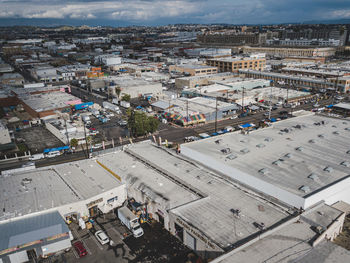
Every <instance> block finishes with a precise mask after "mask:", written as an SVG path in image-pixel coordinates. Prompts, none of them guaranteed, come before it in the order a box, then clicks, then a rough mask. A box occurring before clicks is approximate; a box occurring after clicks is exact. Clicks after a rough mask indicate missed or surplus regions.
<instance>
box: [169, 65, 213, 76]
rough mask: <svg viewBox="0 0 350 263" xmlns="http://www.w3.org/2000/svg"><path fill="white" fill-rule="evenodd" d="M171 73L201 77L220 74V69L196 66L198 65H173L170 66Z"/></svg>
mask: <svg viewBox="0 0 350 263" xmlns="http://www.w3.org/2000/svg"><path fill="white" fill-rule="evenodd" d="M169 71H170V72H176V73H182V74H187V75H191V76H200V75H207V74H216V73H218V69H217V68H216V67H210V66H206V65H196V64H183V65H171V66H169Z"/></svg>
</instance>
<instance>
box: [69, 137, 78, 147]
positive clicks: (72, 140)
mask: <svg viewBox="0 0 350 263" xmlns="http://www.w3.org/2000/svg"><path fill="white" fill-rule="evenodd" d="M70 146H71V147H74V148H76V147H77V146H78V140H77V139H75V138H73V139H71V140H70Z"/></svg>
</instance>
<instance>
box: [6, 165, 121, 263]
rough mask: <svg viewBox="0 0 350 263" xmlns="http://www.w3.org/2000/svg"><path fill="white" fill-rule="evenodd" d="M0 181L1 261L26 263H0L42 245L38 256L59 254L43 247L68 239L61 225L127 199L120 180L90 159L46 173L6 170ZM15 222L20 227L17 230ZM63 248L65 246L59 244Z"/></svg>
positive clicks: (42, 169)
mask: <svg viewBox="0 0 350 263" xmlns="http://www.w3.org/2000/svg"><path fill="white" fill-rule="evenodd" d="M0 179H1V182H2V183H1V185H0V191H1V192H2V193H3V194H2V195H1V196H0V200H1V204H2V209H1V210H0V230H1V235H0V236H1V237H0V240H1V239H2V238H4V239H5V240H2V241H0V244H1V251H2V253H1V252H0V259H2V260H3V262H25V261H15V260H13V261H12V259H11V261H4V259H3V258H7V259H8V258H11V256H10V254H12V253H13V252H16V251H17V250H16V249H13V248H14V247H15V248H16V247H17V248H20V247H21V246H23V247H27V246H28V247H30V246H31V245H35V246H36V245H37V244H40V245H39V246H40V247H41V248H40V247H35V254H36V255H37V256H41V255H45V254H46V253H53V252H57V251H58V250H60V249H59V248H62V247H61V246H58V247H56V246H55V245H52V246H46V245H50V244H51V243H50V242H51V240H54V239H55V238H56V239H57V241H61V240H65V239H67V238H69V237H68V236H67V235H66V233H67V228H66V226H65V225H64V223H63V222H64V221H66V222H67V223H69V222H70V221H74V220H78V219H79V218H85V217H87V218H89V217H94V216H96V215H98V214H99V213H108V212H110V211H112V210H113V209H115V208H116V207H119V206H121V205H122V204H123V202H124V201H125V199H126V189H125V185H124V184H122V183H121V182H120V181H119V178H118V176H117V175H116V174H114V173H111V172H110V171H108V170H107V169H106V168H105V167H104V166H103V165H101V164H99V163H98V162H97V161H96V160H91V159H89V160H83V161H78V162H71V163H65V164H60V165H55V166H48V167H45V168H37V169H35V168H34V169H33V168H31V167H26V168H19V169H17V170H7V171H3V172H2V173H1V176H0ZM47 214H49V215H47ZM46 215H47V216H46ZM58 215H59V216H58ZM62 218H63V220H64V221H63V220H62ZM33 220H35V221H36V222H37V225H34V224H33V223H32V222H33ZM14 222H18V228H16V230H14V229H13V228H14V227H15V226H17V225H16V223H14ZM14 224H15V225H14ZM3 233H8V234H6V235H3ZM11 233H12V235H13V236H14V237H13V238H11V235H10V234H11ZM13 233H15V234H13ZM44 235H46V236H44ZM56 235H59V236H56ZM24 237H28V238H24ZM29 238H30V239H29ZM61 238H62V239H61ZM6 240H9V242H7V241H6ZM38 240H41V242H39V241H38ZM49 241H50V242H49ZM20 242H23V243H20ZM32 242H34V243H32ZM19 243H20V244H19ZM25 244H26V245H25ZM63 244H66V243H65V242H63V241H62V246H63ZM17 245H20V247H18V246H17ZM45 248H46V249H47V250H45ZM54 250H55V251H54Z"/></svg>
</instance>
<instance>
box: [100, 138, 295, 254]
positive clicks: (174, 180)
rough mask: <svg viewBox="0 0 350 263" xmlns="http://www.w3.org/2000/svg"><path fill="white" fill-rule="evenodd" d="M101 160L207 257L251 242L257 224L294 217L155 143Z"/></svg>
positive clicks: (175, 232)
mask: <svg viewBox="0 0 350 263" xmlns="http://www.w3.org/2000/svg"><path fill="white" fill-rule="evenodd" d="M97 160H98V161H99V162H101V163H102V164H103V165H105V166H106V167H107V168H109V169H110V170H111V171H113V172H115V173H116V174H118V175H119V176H120V177H121V178H122V182H124V183H126V185H127V189H128V196H129V197H133V198H135V200H136V201H138V202H139V203H142V204H145V205H146V209H147V211H148V213H149V214H150V215H151V217H152V218H154V219H155V220H157V221H159V222H160V223H161V224H162V225H163V226H164V228H165V229H167V230H168V231H170V233H172V234H173V235H175V236H176V237H178V238H179V239H180V240H181V241H182V242H183V243H184V244H185V245H186V246H188V247H190V248H192V249H193V250H195V251H196V253H198V254H199V255H201V256H202V257H203V258H206V259H209V258H211V259H213V258H215V257H217V256H218V255H220V254H222V253H224V251H227V250H230V249H231V248H232V247H234V246H235V244H239V243H241V242H242V240H250V239H251V238H252V237H253V236H254V235H256V234H257V233H258V232H259V231H260V229H259V228H258V226H257V224H260V223H261V222H264V225H265V227H266V228H269V227H271V226H274V225H279V224H281V223H282V222H283V221H284V220H285V219H286V218H289V216H290V213H288V212H287V211H286V210H284V209H281V208H279V207H277V206H275V205H273V204H271V203H270V202H268V201H266V200H264V199H262V198H260V197H258V196H257V195H255V194H252V193H250V192H249V191H247V189H245V188H244V187H242V186H237V185H235V184H233V183H231V182H229V181H227V180H225V179H224V178H223V177H221V176H220V175H218V174H215V173H212V172H210V171H209V170H207V169H205V168H204V167H202V166H200V165H198V164H196V163H194V162H191V161H189V160H188V159H186V158H184V157H183V156H179V155H177V154H176V153H175V152H174V151H171V150H167V149H164V148H161V147H159V146H157V145H155V144H153V143H150V142H143V143H137V144H134V145H129V146H128V147H127V148H124V151H118V152H115V153H111V154H105V155H103V156H98V157H97ZM232 200H235V201H234V202H232ZM258 222H259V223H258Z"/></svg>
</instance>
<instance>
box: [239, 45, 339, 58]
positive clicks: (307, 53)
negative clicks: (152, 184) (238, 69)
mask: <svg viewBox="0 0 350 263" xmlns="http://www.w3.org/2000/svg"><path fill="white" fill-rule="evenodd" d="M242 50H243V53H244V54H252V53H265V54H266V55H270V56H280V57H293V56H297V57H330V56H333V55H334V54H335V51H336V49H335V48H280V47H278V48H274V47H248V46H245V47H243V48H242Z"/></svg>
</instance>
